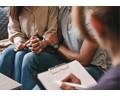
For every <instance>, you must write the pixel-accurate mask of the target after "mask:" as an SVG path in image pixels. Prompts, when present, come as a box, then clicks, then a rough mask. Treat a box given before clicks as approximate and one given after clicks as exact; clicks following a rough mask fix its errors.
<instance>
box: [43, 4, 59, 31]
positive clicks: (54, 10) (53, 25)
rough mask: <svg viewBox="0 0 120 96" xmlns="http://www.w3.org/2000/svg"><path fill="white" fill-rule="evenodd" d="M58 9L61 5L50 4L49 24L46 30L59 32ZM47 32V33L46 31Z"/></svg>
mask: <svg viewBox="0 0 120 96" xmlns="http://www.w3.org/2000/svg"><path fill="white" fill-rule="evenodd" d="M58 11H59V7H56V6H50V7H49V11H48V12H49V16H48V18H49V19H48V25H47V31H46V32H53V33H56V32H57V17H58ZM46 32H45V33H46Z"/></svg>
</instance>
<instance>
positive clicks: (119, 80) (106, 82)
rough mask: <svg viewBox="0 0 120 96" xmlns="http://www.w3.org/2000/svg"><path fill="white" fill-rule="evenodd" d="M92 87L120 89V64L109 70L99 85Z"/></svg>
mask: <svg viewBox="0 0 120 96" xmlns="http://www.w3.org/2000/svg"><path fill="white" fill-rule="evenodd" d="M90 89H96V90H97V89H98V90H99V89H100V90H106V89H108V90H117V89H120V64H119V65H118V66H116V67H114V68H111V69H110V70H108V72H106V73H105V75H104V76H103V77H102V78H101V79H100V80H99V82H98V85H96V86H94V87H92V88H90Z"/></svg>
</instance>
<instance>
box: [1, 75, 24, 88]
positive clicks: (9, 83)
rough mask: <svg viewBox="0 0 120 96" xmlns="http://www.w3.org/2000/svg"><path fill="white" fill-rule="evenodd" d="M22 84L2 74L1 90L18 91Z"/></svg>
mask: <svg viewBox="0 0 120 96" xmlns="http://www.w3.org/2000/svg"><path fill="white" fill-rule="evenodd" d="M21 86H22V85H21V84H20V83H18V82H16V81H14V80H12V79H11V78H9V77H7V76H5V75H3V74H2V73H0V90H17V89H20V88H21Z"/></svg>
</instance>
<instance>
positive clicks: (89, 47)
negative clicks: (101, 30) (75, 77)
mask: <svg viewBox="0 0 120 96" xmlns="http://www.w3.org/2000/svg"><path fill="white" fill-rule="evenodd" d="M46 40H47V41H48V42H49V44H50V45H51V46H53V45H54V44H56V43H58V37H57V36H56V35H55V34H53V33H51V34H49V35H46ZM97 48H98V46H97V44H96V45H93V44H91V43H90V42H89V41H87V40H84V41H83V44H82V46H81V49H80V52H79V53H78V52H74V51H71V50H69V49H68V48H66V47H64V46H63V45H60V46H59V48H58V50H57V52H58V53H59V54H60V55H62V56H63V57H64V58H66V59H67V60H68V61H72V60H78V61H79V62H80V63H81V64H82V65H83V66H86V65H87V64H90V62H91V61H92V59H93V57H94V55H95V53H96V50H97Z"/></svg>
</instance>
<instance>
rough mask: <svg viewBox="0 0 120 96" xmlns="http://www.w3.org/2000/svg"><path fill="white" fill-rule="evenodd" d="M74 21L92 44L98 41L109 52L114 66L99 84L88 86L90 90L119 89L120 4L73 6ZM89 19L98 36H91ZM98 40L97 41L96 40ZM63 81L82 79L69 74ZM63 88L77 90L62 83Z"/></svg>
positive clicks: (78, 82)
mask: <svg viewBox="0 0 120 96" xmlns="http://www.w3.org/2000/svg"><path fill="white" fill-rule="evenodd" d="M72 11H73V13H72V14H73V23H74V24H75V25H76V27H77V28H78V30H79V31H80V32H81V34H82V35H83V36H84V38H87V39H88V40H89V41H91V42H92V43H91V44H95V43H98V44H99V45H100V46H101V47H104V48H106V49H107V51H108V52H109V54H110V56H111V59H112V65H113V67H112V68H111V69H109V70H108V71H107V72H106V73H105V74H104V76H103V77H102V78H101V79H100V80H99V82H98V84H97V85H95V86H93V87H91V88H88V89H90V90H118V89H120V30H119V26H120V25H119V17H120V16H119V13H120V7H118V6H107V7H105V6H101V7H92V6H91V7H73V9H72ZM87 16H89V17H88V18H89V21H90V24H91V27H92V29H93V30H94V35H95V37H96V38H91V37H90V36H89V34H88V31H87V28H86V27H85V23H84V22H85V18H87ZM96 41H97V42H96ZM62 81H63V82H72V83H77V84H80V83H81V81H80V79H79V78H77V77H76V76H75V75H74V74H72V73H71V74H70V75H69V76H67V77H66V78H65V79H64V80H62ZM60 87H61V89H63V90H75V88H74V87H70V86H67V85H65V84H62V85H61V86H60Z"/></svg>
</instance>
